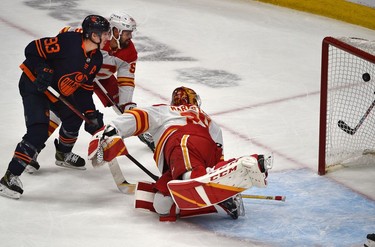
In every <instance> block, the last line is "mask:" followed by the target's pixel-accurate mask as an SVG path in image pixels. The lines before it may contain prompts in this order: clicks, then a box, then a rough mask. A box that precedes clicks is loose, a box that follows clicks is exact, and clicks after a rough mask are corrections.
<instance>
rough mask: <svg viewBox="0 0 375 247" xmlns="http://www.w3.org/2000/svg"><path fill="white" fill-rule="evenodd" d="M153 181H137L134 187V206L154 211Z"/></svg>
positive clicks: (154, 191)
mask: <svg viewBox="0 0 375 247" xmlns="http://www.w3.org/2000/svg"><path fill="white" fill-rule="evenodd" d="M154 185H155V183H151V182H138V183H137V187H136V189H135V205H134V207H135V208H142V209H147V210H149V211H151V212H156V211H155V208H154V206H153V204H154V198H155V193H156V190H155V189H154Z"/></svg>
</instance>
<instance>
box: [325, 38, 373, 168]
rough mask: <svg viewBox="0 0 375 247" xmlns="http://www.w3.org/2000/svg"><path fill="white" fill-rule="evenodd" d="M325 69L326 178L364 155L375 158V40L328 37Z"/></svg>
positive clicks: (326, 39) (326, 40)
mask: <svg viewBox="0 0 375 247" xmlns="http://www.w3.org/2000/svg"><path fill="white" fill-rule="evenodd" d="M321 66H322V67H321V92H320V123H319V158H318V163H319V164H318V173H319V174H320V175H324V174H325V173H326V172H327V171H329V170H330V169H333V168H334V167H336V166H340V165H342V164H343V163H345V161H347V160H350V159H352V158H354V157H358V156H361V155H362V154H363V153H364V152H365V153H366V152H367V153H371V152H372V151H373V154H374V155H375V109H373V108H375V107H374V106H375V41H368V40H365V39H360V38H348V37H343V38H333V37H326V38H324V39H323V43H322V64H321ZM365 150H366V151H365Z"/></svg>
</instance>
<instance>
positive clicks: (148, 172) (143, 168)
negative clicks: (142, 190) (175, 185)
mask: <svg viewBox="0 0 375 247" xmlns="http://www.w3.org/2000/svg"><path fill="white" fill-rule="evenodd" d="M126 157H128V158H129V159H130V160H131V161H133V163H134V164H136V165H137V166H138V167H139V168H141V170H142V171H144V172H145V173H146V174H147V175H149V176H150V178H152V179H153V180H154V181H157V180H158V179H159V177H158V176H156V175H155V174H153V173H152V172H150V171H149V170H148V169H147V168H146V167H144V166H143V165H142V164H141V163H139V161H138V160H136V159H135V158H134V157H133V156H131V155H130V154H127V155H126Z"/></svg>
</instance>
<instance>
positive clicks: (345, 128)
mask: <svg viewBox="0 0 375 247" xmlns="http://www.w3.org/2000/svg"><path fill="white" fill-rule="evenodd" d="M374 106H375V100H374V101H373V102H372V103H371V105H370V107H369V108H368V109H367V111H366V112H365V114H364V115H363V116H362V118H361V119H360V120H359V122H358V124H357V125H356V126H355V127H354V128H351V127H350V126H349V125H347V124H346V123H345V122H344V121H343V120H339V121H338V122H337V125H338V126H339V127H340V129H342V130H343V131H345V132H346V133H348V134H349V135H354V134H355V133H356V132H357V130H358V129H359V128H360V127H361V125H362V124H363V122H364V121H365V120H366V118H367V117H368V115H369V114H370V112H371V110H372V108H374Z"/></svg>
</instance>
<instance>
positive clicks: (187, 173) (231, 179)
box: [89, 87, 272, 221]
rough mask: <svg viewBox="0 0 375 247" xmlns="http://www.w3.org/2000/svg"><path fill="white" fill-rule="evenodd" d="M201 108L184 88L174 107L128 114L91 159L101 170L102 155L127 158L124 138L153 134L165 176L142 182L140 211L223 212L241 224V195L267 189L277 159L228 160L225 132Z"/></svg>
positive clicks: (170, 217) (168, 215)
mask: <svg viewBox="0 0 375 247" xmlns="http://www.w3.org/2000/svg"><path fill="white" fill-rule="evenodd" d="M200 105H201V101H200V98H199V96H198V95H197V94H196V92H195V91H194V90H192V89H190V88H187V87H179V88H176V89H175V90H174V91H173V93H172V100H171V104H170V105H164V104H163V105H153V106H151V107H145V108H142V109H141V108H134V109H131V110H128V111H126V112H125V113H124V114H123V115H121V116H118V117H117V118H116V119H115V120H113V121H112V124H111V125H108V126H106V127H105V128H104V129H103V130H102V131H101V132H98V133H97V134H96V135H94V138H93V140H92V142H91V143H90V150H89V159H91V160H92V161H93V162H94V163H95V165H97V161H96V159H97V158H98V156H100V159H102V157H103V154H102V151H99V152H98V151H97V150H105V152H104V156H107V157H109V156H110V159H112V158H113V155H106V152H107V154H108V153H111V154H117V153H119V154H121V153H123V152H122V151H121V148H125V145H123V147H121V146H119V145H118V144H119V143H118V140H119V139H120V138H119V136H120V137H121V138H127V137H130V136H137V135H139V134H141V133H144V132H146V131H147V132H149V133H151V134H152V136H153V137H154V140H155V143H156V148H155V153H154V159H155V161H156V164H157V167H158V169H159V171H160V173H161V174H162V175H161V177H160V178H159V179H158V181H156V182H155V183H149V182H139V183H138V185H137V189H136V202H135V207H136V208H144V209H148V210H151V211H154V212H156V213H158V214H159V215H160V220H162V221H174V220H176V219H177V217H178V216H179V217H185V216H193V215H200V214H207V213H216V212H218V209H219V210H221V209H224V210H225V212H226V213H227V214H229V215H230V216H231V217H232V218H233V219H237V218H238V216H241V215H244V208H243V203H242V199H241V196H240V193H241V192H242V191H244V190H246V189H248V188H250V187H252V186H257V187H266V185H267V182H266V178H267V170H268V169H270V168H271V167H272V157H271V156H264V155H257V154H254V155H246V156H243V157H240V158H238V159H230V160H228V161H224V156H223V138H222V132H221V129H220V127H219V125H218V124H216V123H215V122H214V121H213V120H212V119H211V118H210V117H209V116H208V115H207V114H206V113H205V112H204V111H203V110H202V109H201V108H200ZM113 140H115V141H113ZM114 143H115V144H116V145H113V144H114ZM111 147H116V148H111ZM125 149H126V148H125ZM110 159H108V158H107V159H104V161H110ZM220 208H221V209H220Z"/></svg>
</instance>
